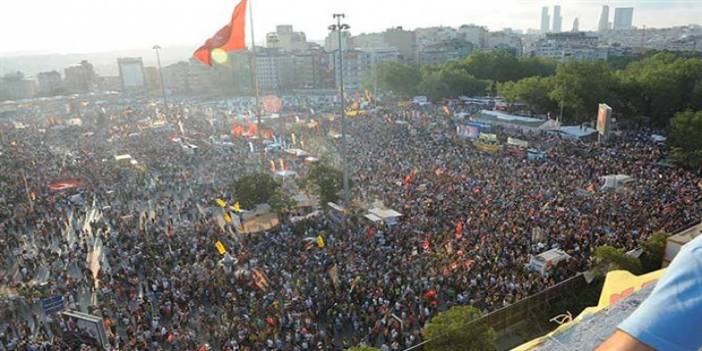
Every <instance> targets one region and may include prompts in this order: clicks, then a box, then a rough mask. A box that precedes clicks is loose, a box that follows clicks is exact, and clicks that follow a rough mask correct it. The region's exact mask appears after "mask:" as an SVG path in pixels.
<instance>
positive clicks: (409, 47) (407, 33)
mask: <svg viewBox="0 0 702 351" xmlns="http://www.w3.org/2000/svg"><path fill="white" fill-rule="evenodd" d="M383 40H385V43H387V44H388V46H390V47H393V48H395V49H397V51H399V52H400V60H401V61H402V62H403V63H407V64H411V63H415V62H417V34H416V33H415V32H414V31H413V30H404V29H402V27H396V28H390V29H388V30H386V31H385V32H383Z"/></svg>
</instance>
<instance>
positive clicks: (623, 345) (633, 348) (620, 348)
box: [596, 330, 655, 351]
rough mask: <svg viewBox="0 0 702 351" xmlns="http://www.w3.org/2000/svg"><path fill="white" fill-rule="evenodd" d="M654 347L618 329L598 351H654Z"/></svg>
mask: <svg viewBox="0 0 702 351" xmlns="http://www.w3.org/2000/svg"><path fill="white" fill-rule="evenodd" d="M653 350H655V349H654V348H651V347H649V346H648V345H646V344H644V343H642V342H640V341H638V340H636V338H634V337H633V336H631V335H629V334H627V333H625V332H623V331H621V330H617V331H616V332H614V334H612V336H610V337H609V339H607V340H606V341H605V342H603V343H602V345H600V346H599V347H598V348H597V349H596V351H653Z"/></svg>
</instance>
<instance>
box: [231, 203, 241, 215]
mask: <svg viewBox="0 0 702 351" xmlns="http://www.w3.org/2000/svg"><path fill="white" fill-rule="evenodd" d="M231 209H232V211H234V212H236V213H239V212H241V205H240V204H239V201H237V202H235V203H234V206H231Z"/></svg>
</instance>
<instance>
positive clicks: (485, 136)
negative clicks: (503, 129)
mask: <svg viewBox="0 0 702 351" xmlns="http://www.w3.org/2000/svg"><path fill="white" fill-rule="evenodd" d="M479 138H480V140H485V141H489V142H492V143H496V142H497V134H492V133H480V136H479Z"/></svg>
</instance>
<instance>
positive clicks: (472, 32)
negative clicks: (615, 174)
mask: <svg viewBox="0 0 702 351" xmlns="http://www.w3.org/2000/svg"><path fill="white" fill-rule="evenodd" d="M458 37H459V38H462V39H463V40H465V41H467V42H469V43H472V44H473V45H474V47H475V48H485V47H487V41H488V30H487V29H486V28H485V27H481V26H476V25H474V24H464V25H462V26H460V27H459V28H458Z"/></svg>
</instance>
